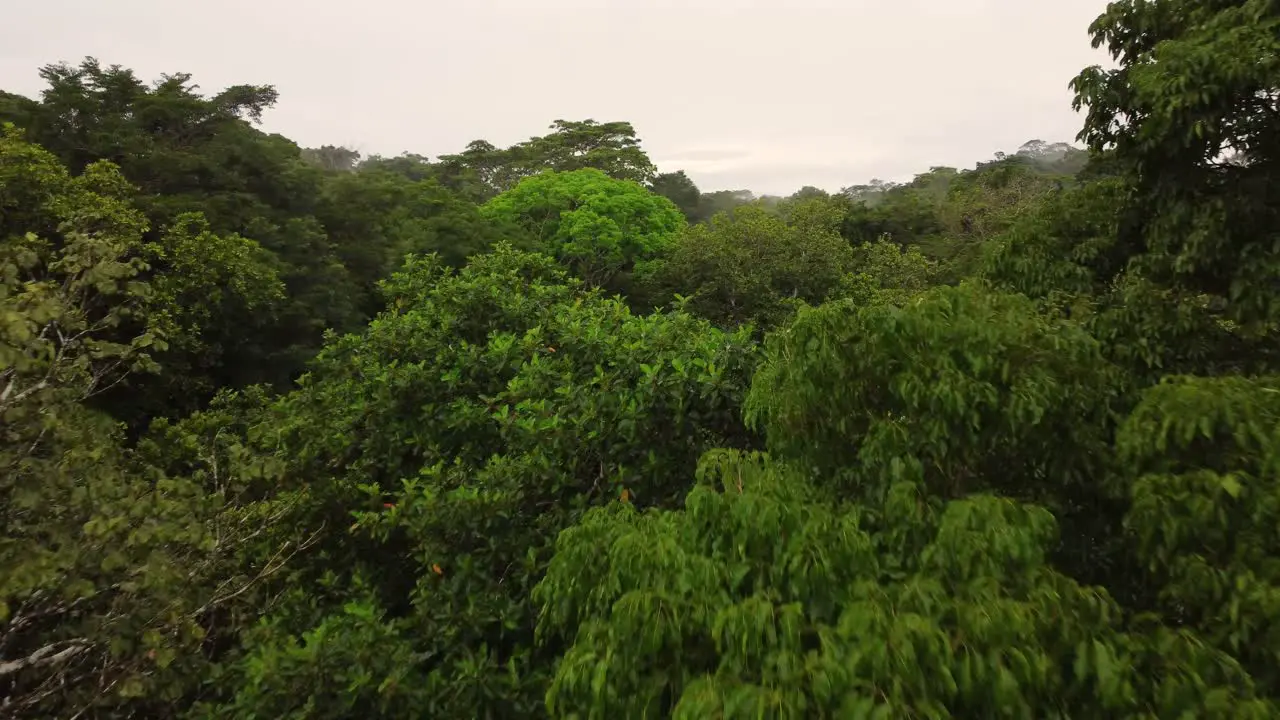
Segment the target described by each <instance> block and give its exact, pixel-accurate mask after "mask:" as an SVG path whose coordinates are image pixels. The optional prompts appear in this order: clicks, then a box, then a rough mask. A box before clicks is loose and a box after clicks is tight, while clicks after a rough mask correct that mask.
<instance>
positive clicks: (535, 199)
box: [482, 169, 685, 286]
mask: <svg viewBox="0 0 1280 720" xmlns="http://www.w3.org/2000/svg"><path fill="white" fill-rule="evenodd" d="M482 212H483V214H484V215H485V216H486V217H488V218H490V219H491V220H493V221H495V222H501V223H513V224H515V225H518V226H520V227H522V228H523V229H525V230H527V231H528V232H529V233H531V234H532V235H533V237H534V239H535V240H536V241H537V242H539V243H540V244H541V245H542V246H543V248H544V249H546V250H547V252H549V253H550V254H552V255H554V256H555V257H556V258H557V259H559V260H560V261H561V262H563V263H565V264H566V265H568V266H569V267H571V268H572V269H573V271H574V272H575V273H577V274H578V275H579V276H580V277H581V278H582V279H583V280H585V281H586V282H587V283H588V284H590V285H593V286H603V285H606V284H607V283H609V282H610V281H611V280H613V279H614V277H615V276H616V275H617V274H618V273H619V272H622V271H625V270H629V269H630V268H631V267H632V266H634V264H635V262H636V261H637V260H644V259H647V258H650V257H653V256H655V255H656V254H657V253H658V252H660V251H661V250H662V249H664V248H665V247H667V246H668V245H669V244H670V243H671V242H672V239H673V238H674V237H675V234H676V233H677V232H678V231H679V230H680V228H682V227H683V226H684V224H685V220H684V216H683V215H681V213H680V210H679V209H678V208H677V207H676V206H675V205H673V204H672V203H671V201H670V200H668V199H666V198H664V197H661V196H659V195H654V194H653V193H651V192H649V191H648V190H646V189H644V187H643V186H641V185H640V184H638V183H635V182H631V181H627V180H617V179H615V178H611V177H609V176H608V175H606V174H605V173H603V172H601V171H600V170H595V169H585V170H575V171H572V172H564V173H560V172H546V173H542V174H541V175H536V176H534V177H531V178H528V179H526V180H524V181H522V182H521V183H520V184H519V185H517V186H516V187H515V188H513V189H512V190H509V191H507V192H505V193H503V194H501V195H499V196H498V197H496V198H494V199H493V200H490V201H489V202H488V203H487V204H485V206H484V208H483V209H482Z"/></svg>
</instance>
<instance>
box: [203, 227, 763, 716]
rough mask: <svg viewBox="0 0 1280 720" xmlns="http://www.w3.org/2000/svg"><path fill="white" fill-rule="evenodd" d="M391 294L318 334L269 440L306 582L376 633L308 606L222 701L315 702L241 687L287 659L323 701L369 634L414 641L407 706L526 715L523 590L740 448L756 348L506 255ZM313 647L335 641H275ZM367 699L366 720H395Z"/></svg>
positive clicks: (400, 278) (530, 670)
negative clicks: (305, 502)
mask: <svg viewBox="0 0 1280 720" xmlns="http://www.w3.org/2000/svg"><path fill="white" fill-rule="evenodd" d="M384 291H385V292H386V293H387V295H388V297H389V298H391V300H390V304H389V308H388V310H387V311H386V312H385V313H383V314H382V315H380V316H379V318H378V319H376V320H375V321H374V322H373V323H372V324H371V325H370V327H369V329H368V331H367V332H365V333H363V334H361V335H352V336H347V337H343V338H334V339H333V340H332V341H331V343H330V346H329V347H328V348H326V349H325V351H324V352H323V353H321V355H320V356H319V357H318V358H317V360H316V362H315V364H314V366H313V370H312V372H311V373H310V374H309V375H308V376H307V377H306V378H305V379H304V380H303V382H302V387H301V388H300V389H299V390H298V391H297V392H296V393H294V394H293V395H291V396H289V397H286V398H284V399H282V400H281V402H280V404H279V406H278V407H277V408H276V409H275V411H274V412H275V413H276V414H277V415H278V417H279V418H280V420H279V421H278V423H277V424H275V426H274V427H273V429H272V432H273V434H274V435H275V436H277V437H278V438H279V440H278V442H279V443H280V452H281V457H282V458H284V459H285V461H286V462H287V463H288V464H289V471H288V477H289V478H292V479H295V480H293V481H297V482H306V483H309V484H311V485H313V486H314V487H315V493H316V498H315V501H314V502H315V504H314V505H313V510H312V511H311V512H312V519H311V520H310V521H309V523H308V524H309V525H310V526H313V527H314V526H316V525H318V524H319V522H320V521H321V519H322V518H323V519H325V522H327V523H328V526H329V527H330V530H329V531H328V532H327V533H326V536H325V538H323V539H322V540H321V541H320V544H319V546H318V547H319V548H320V551H319V552H320V553H321V554H322V556H323V558H324V560H323V562H322V563H321V564H319V565H317V566H315V567H314V569H312V570H311V571H310V573H311V577H313V578H315V579H314V580H312V582H316V583H320V584H322V585H324V584H329V585H333V586H335V587H339V588H345V587H348V585H349V586H350V587H351V588H355V586H356V585H357V581H356V580H355V578H356V576H358V577H359V578H363V580H360V581H359V583H358V584H359V586H360V587H368V588H370V590H369V592H371V593H373V595H372V597H373V600H370V601H369V602H372V603H374V605H373V606H375V607H378V608H382V609H383V611H385V616H384V619H383V620H380V621H378V622H379V623H380V624H379V625H378V626H377V627H378V628H380V629H375V627H374V625H372V624H370V623H373V620H367V621H362V624H356V625H352V621H351V620H350V619H344V618H345V617H346V615H345V614H344V613H346V611H341V610H339V608H338V607H337V606H327V605H325V604H323V603H322V604H320V605H319V606H317V605H316V598H315V597H314V596H309V595H305V594H304V595H303V596H301V597H299V598H298V601H297V603H296V605H291V606H290V607H288V608H286V609H284V610H282V613H281V615H280V616H279V617H278V618H277V619H276V621H274V624H273V626H272V627H273V628H275V629H274V630H273V631H272V632H271V633H269V634H267V635H265V636H263V639H260V640H258V641H257V642H260V643H265V645H251V647H250V648H249V650H248V653H249V654H248V656H247V657H248V658H250V660H248V661H246V662H247V664H246V665H244V666H243V667H242V668H240V670H239V671H238V672H239V673H240V675H238V677H241V678H242V679H241V680H239V681H237V686H236V687H237V690H236V695H235V697H234V699H233V700H232V704H231V705H229V706H228V707H231V708H241V709H242V710H237V711H236V712H237V713H249V712H250V710H249V709H250V708H256V707H270V708H278V710H274V711H273V712H280V713H287V712H296V711H299V710H298V709H299V708H303V707H305V706H306V704H307V703H308V702H313V701H314V702H316V703H320V702H321V701H322V700H323V699H324V697H326V696H325V695H324V694H323V692H327V690H324V691H323V692H322V691H321V690H319V689H318V690H317V691H316V692H317V693H320V694H317V695H307V694H305V693H302V694H300V693H299V689H298V686H297V685H293V684H288V683H282V682H279V681H274V680H273V681H272V682H270V683H265V684H263V683H259V682H257V681H254V680H253V678H254V677H259V676H261V673H262V671H261V668H259V667H258V666H257V665H254V663H256V662H258V661H257V660H252V658H284V657H286V656H287V657H288V658H290V659H289V660H288V663H289V665H288V666H287V669H282V670H281V672H288V673H295V674H298V673H300V674H301V675H302V676H304V677H307V678H313V680H307V681H305V683H303V684H304V685H305V686H307V687H316V688H327V687H328V686H329V685H331V684H333V683H335V682H337V681H338V680H337V677H336V676H334V675H332V673H333V672H336V671H337V670H336V669H339V668H341V665H342V663H341V662H338V661H330V660H327V659H325V658H330V657H335V655H334V653H337V655H336V657H338V658H346V657H350V655H347V654H345V653H358V652H361V651H360V650H358V648H359V647H361V643H364V642H366V640H364V639H362V638H364V637H365V635H364V633H368V632H377V633H383V634H384V635H385V636H386V637H387V638H391V639H388V640H387V641H386V642H388V643H389V645H388V647H392V648H395V647H400V646H401V645H403V646H406V647H409V648H412V656H413V658H414V663H413V666H412V667H409V668H402V671H403V672H406V673H409V675H410V676H411V677H413V678H416V679H415V680H414V682H413V683H408V682H407V681H406V683H405V686H406V691H409V690H408V688H409V686H412V688H413V690H412V691H411V692H413V693H415V694H414V697H420V698H426V699H424V700H422V702H423V703H424V704H423V705H421V706H414V707H421V708H422V709H421V710H420V712H424V713H427V714H432V715H436V716H444V717H460V716H468V717H471V716H486V715H487V716H494V717H496V716H507V717H509V716H518V715H526V714H531V713H536V712H538V708H539V707H540V705H541V697H542V694H543V692H544V690H545V687H546V685H545V684H546V682H547V672H548V670H549V668H550V665H551V662H552V659H553V657H554V655H553V654H552V651H548V650H543V649H537V648H535V647H534V646H533V643H532V629H533V623H534V611H533V609H532V607H531V605H530V603H529V596H528V593H529V590H530V589H531V588H532V586H533V584H534V583H535V582H536V581H537V580H538V579H539V577H540V576H541V572H542V568H543V567H544V566H545V563H546V560H547V558H548V556H549V553H550V548H551V545H552V543H553V542H554V538H555V534H556V532H558V531H559V530H560V529H561V528H562V527H564V526H566V525H568V524H569V523H571V522H572V521H573V520H574V519H575V518H576V517H578V516H579V515H580V514H581V512H582V511H583V510H585V509H586V508H587V507H589V506H591V505H598V504H602V503H605V502H608V501H610V500H612V499H616V498H618V497H619V496H620V495H625V497H627V498H628V499H629V500H630V501H632V502H640V503H644V504H649V505H662V504H670V503H673V502H675V501H676V500H677V499H678V498H679V497H680V496H682V495H683V493H684V490H685V488H684V483H683V480H682V478H685V477H688V476H689V474H690V473H691V472H692V471H693V468H694V465H695V462H696V460H697V457H698V455H699V454H700V453H701V452H702V451H703V450H705V449H708V448H710V447H715V446H720V445H727V446H730V447H732V446H742V445H744V444H746V443H748V442H750V437H749V435H748V434H747V433H746V431H745V430H744V429H743V428H742V426H741V421H740V420H739V413H740V411H739V407H740V401H741V396H742V394H743V393H744V392H745V386H746V381H747V373H748V372H749V369H750V366H751V361H752V358H753V346H752V345H751V344H750V342H749V339H748V338H747V337H746V336H745V335H743V334H741V333H739V334H727V333H723V332H720V331H717V330H715V329H714V328H712V327H710V326H709V325H708V324H707V323H706V322H705V321H701V320H697V319H695V318H693V317H691V316H689V315H687V314H682V313H676V314H658V315H651V316H635V315H632V314H631V312H630V311H629V310H628V309H627V307H626V305H625V304H623V303H622V302H620V301H618V300H606V299H603V298H601V297H600V296H599V295H598V294H595V293H587V292H584V291H582V290H581V289H580V288H578V287H575V285H574V284H572V283H570V281H568V280H567V279H566V276H565V273H564V270H562V269H561V268H560V267H559V266H558V265H557V264H556V263H555V261H554V260H552V259H551V258H549V257H545V256H542V255H536V254H527V253H520V252H517V251H515V250H513V249H511V248H510V247H508V246H505V245H501V246H499V248H498V249H497V250H496V251H495V253H493V254H491V255H482V256H477V257H475V258H473V260H472V262H471V263H470V264H469V265H468V266H467V267H465V268H463V269H461V270H459V271H457V272H454V271H451V270H449V269H448V268H447V267H445V266H444V265H443V264H442V263H441V262H440V261H439V259H438V258H434V257H428V258H414V259H411V260H410V261H409V263H408V264H407V265H406V266H405V267H404V268H403V269H402V271H401V272H399V273H397V274H396V275H395V276H394V277H393V278H392V279H391V280H390V281H389V282H387V283H386V285H385V287H384ZM344 518H345V522H344ZM352 519H354V520H355V523H354V524H353V525H351V526H350V527H349V528H347V525H348V524H350V523H351V521H352ZM325 578H330V579H328V580H326V579H325ZM335 592H336V591H335ZM345 592H346V593H351V595H347V596H349V597H354V596H355V595H354V594H355V590H354V589H350V590H346V591H345ZM341 596H343V595H341V594H340V595H339V597H341ZM361 602H364V601H361ZM340 631H341V632H346V633H349V636H343V637H339V636H338V635H336V634H335V633H338V632H340ZM316 633H320V634H323V636H324V638H325V640H324V643H323V648H329V649H317V650H315V651H314V653H319V654H313V653H312V651H310V650H307V651H306V652H303V651H301V650H298V651H295V650H290V649H289V648H294V647H295V646H296V645H297V644H298V643H299V642H301V640H295V639H294V638H295V637H296V638H302V637H303V636H304V635H308V634H311V635H314V634H316ZM311 642H312V641H311V640H307V641H306V646H307V647H310V644H311ZM317 642H319V641H317ZM394 652H399V650H396V651H394ZM405 652H408V651H407V650H406V651H405ZM282 653H283V655H282ZM263 662H266V661H265V660H263ZM271 662H273V663H274V662H285V660H283V659H277V660H272V661H271ZM376 667H386V666H383V665H378V666H376ZM343 672H345V669H344V670H343ZM371 672H373V673H374V676H375V679H377V678H378V677H381V676H380V675H379V673H380V672H381V671H380V670H373V669H371ZM319 677H325V678H327V680H325V681H324V682H321V681H319V680H315V678H319ZM342 681H343V682H347V681H348V679H345V676H344V679H343V680H342ZM362 682H364V681H362ZM368 682H370V683H373V685H369V686H367V687H369V688H372V687H373V686H374V685H377V684H378V683H380V682H381V680H380V679H379V680H377V682H374V680H369V681H368ZM362 687H364V686H362ZM353 692H355V693H356V694H357V695H358V694H359V692H363V691H353ZM369 692H371V693H372V692H373V690H372V689H370V690H369ZM375 694H376V693H375ZM362 697H363V696H362ZM370 697H372V695H371V696H370ZM360 702H361V704H360V705H359V706H358V707H359V708H361V712H368V713H371V714H372V715H373V716H386V717H391V716H396V715H394V711H393V709H387V708H394V707H400V706H395V705H388V706H385V707H384V706H380V705H376V703H374V704H368V703H365V702H364V701H363V700H361V701H360ZM369 703H373V701H372V700H370V701H369ZM379 707H381V708H383V709H376V708H379ZM280 708H289V710H287V711H286V710H284V709H280ZM228 712H231V711H230V710H228Z"/></svg>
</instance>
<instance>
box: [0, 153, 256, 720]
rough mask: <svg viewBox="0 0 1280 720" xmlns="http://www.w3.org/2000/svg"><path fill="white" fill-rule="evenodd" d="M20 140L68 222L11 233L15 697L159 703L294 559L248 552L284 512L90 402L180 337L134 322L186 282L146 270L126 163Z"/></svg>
mask: <svg viewBox="0 0 1280 720" xmlns="http://www.w3.org/2000/svg"><path fill="white" fill-rule="evenodd" d="M15 156H16V157H17V158H19V159H26V160H34V161H36V162H35V167H36V168H37V172H36V173H34V174H32V175H29V176H28V177H27V179H28V180H36V181H39V182H42V183H44V185H43V188H44V191H45V192H46V193H47V194H46V195H45V197H44V198H43V199H44V201H45V202H44V204H43V207H41V208H40V210H41V212H44V213H48V214H49V215H51V216H52V217H55V218H57V219H58V220H59V221H60V222H59V225H58V227H59V235H58V237H57V238H56V242H55V238H44V237H39V236H37V235H35V234H34V233H28V234H26V235H25V236H22V237H16V238H15V237H9V238H6V240H5V244H4V245H3V246H2V247H0V527H2V528H3V531H2V532H0V567H3V568H4V573H3V574H0V687H3V688H4V694H5V700H4V709H5V714H6V716H8V717H15V718H20V717H33V718H34V717H52V716H59V717H61V716H72V715H76V714H96V713H99V712H101V713H103V714H108V715H110V714H112V713H113V712H118V713H119V714H121V715H128V714H132V713H134V712H143V713H145V712H155V711H157V710H159V709H162V708H166V707H170V706H172V705H173V704H174V703H177V702H179V701H180V700H181V698H183V696H184V695H186V694H188V693H189V692H191V691H192V689H193V687H194V686H197V685H198V684H199V681H200V676H201V674H202V672H203V671H204V669H205V667H206V665H207V658H206V657H205V655H204V653H203V648H204V647H205V643H206V642H208V641H209V639H210V637H211V636H212V635H215V634H219V633H218V631H216V630H215V629H214V628H217V627H221V626H220V625H219V623H218V621H219V620H223V619H227V618H228V617H231V616H230V615H228V613H234V611H235V608H236V607H237V606H239V605H241V604H242V603H243V604H249V603H252V602H253V601H254V600H258V599H259V597H258V596H257V594H256V592H253V590H254V586H255V583H257V582H258V581H260V580H262V579H263V578H264V577H267V576H269V575H271V574H272V573H273V572H275V570H278V565H277V566H276V567H275V568H273V567H272V566H271V563H269V562H268V563H266V564H265V566H258V567H256V568H255V565H257V559H256V558H255V556H254V555H253V554H241V553H242V551H243V550H244V547H245V545H246V544H247V543H249V542H250V541H251V540H252V537H253V535H254V533H253V529H254V528H261V527H265V526H269V525H270V524H271V520H272V515H271V511H270V504H269V503H268V504H240V503H238V502H235V501H234V498H233V497H232V493H231V492H230V491H229V490H228V486H227V485H226V483H225V482H224V483H223V484H222V486H220V487H217V489H216V491H214V492H210V490H211V488H208V487H205V486H203V485H202V483H201V482H200V481H199V480H194V481H193V480H192V479H191V478H188V477H182V476H168V475H166V474H164V473H162V472H160V471H159V470H158V469H157V468H155V467H153V466H151V465H149V464H147V463H145V462H142V461H141V460H140V458H138V457H137V456H135V455H134V454H133V453H131V452H130V451H129V450H127V449H126V448H125V446H124V445H123V443H122V440H123V438H122V433H121V430H120V427H119V426H118V425H117V423H115V422H113V421H112V419H111V418H109V417H107V416H105V415H103V414H101V413H99V412H96V411H94V410H93V409H91V408H90V407H89V405H88V404H87V401H89V400H90V399H91V398H93V397H95V396H96V395H98V394H100V393H102V392H103V391H104V390H105V389H107V388H109V387H111V386H112V385H114V384H116V383H119V382H121V380H123V379H124V378H125V377H126V376H127V374H128V373H129V372H131V371H138V370H144V369H154V368H155V363H154V359H153V355H163V354H164V352H165V350H166V344H165V343H164V341H163V339H162V338H161V337H160V336H159V335H158V334H157V332H155V331H163V330H165V329H168V328H167V327H163V326H165V325H170V326H171V324H169V323H160V324H158V325H156V326H154V327H153V330H155V331H153V330H149V329H147V328H146V327H143V328H142V329H141V331H140V332H139V334H136V335H132V334H130V333H127V332H124V331H125V330H126V329H127V328H128V327H130V326H131V325H134V324H138V323H139V322H140V321H143V320H146V319H151V320H155V319H156V317H157V314H151V315H150V316H148V314H147V311H148V309H149V308H151V307H155V306H156V303H157V302H159V303H160V307H162V308H163V307H164V304H163V303H165V302H166V301H169V300H174V299H175V298H174V297H173V296H170V295H166V294H165V292H166V291H164V290H162V291H161V292H160V293H155V292H153V288H151V287H149V286H148V285H147V284H146V283H145V282H143V281H142V280H141V273H142V272H144V271H146V270H147V266H146V264H145V263H143V262H142V260H141V259H140V257H139V255H140V254H141V253H143V252H144V251H145V250H146V248H145V247H144V245H143V242H142V232H143V231H144V230H145V228H146V220H145V219H144V218H143V217H142V215H141V214H140V213H139V212H137V211H136V210H134V209H133V208H132V207H130V205H129V204H128V202H127V200H126V197H127V196H128V194H129V191H130V188H129V186H128V184H127V183H125V181H124V179H123V178H122V177H121V176H120V174H119V173H118V171H117V170H116V169H115V168H114V167H112V166H110V164H108V163H98V164H94V165H90V166H88V167H87V168H85V171H84V173H83V174H81V175H79V176H77V177H74V178H72V177H70V176H68V175H67V174H66V172H65V170H63V169H62V168H61V167H60V166H58V165H57V163H55V162H53V161H52V159H51V158H49V157H48V155H47V154H46V153H43V152H40V151H33V150H32V149H31V146H29V145H26V144H24V143H21V142H20V141H17V140H16V139H15V138H13V137H12V136H7V137H6V138H5V141H4V143H3V144H2V145H0V167H4V168H6V170H11V169H12V168H13V167H14V160H15ZM6 175H7V173H6ZM3 188H4V189H3V190H0V195H3V196H5V197H11V196H12V194H11V193H12V190H11V186H10V185H9V184H8V183H7V182H6V183H5V185H4V186H3ZM174 277H178V276H174ZM246 282H250V283H251V282H252V278H247V279H246ZM187 319H189V318H187ZM277 559H279V558H277ZM233 627H234V625H233Z"/></svg>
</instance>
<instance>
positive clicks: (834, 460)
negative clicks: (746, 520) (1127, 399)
mask: <svg viewBox="0 0 1280 720" xmlns="http://www.w3.org/2000/svg"><path fill="white" fill-rule="evenodd" d="M765 352H766V361H765V364H764V365H763V366H762V367H761V369H760V371H759V373H758V374H757V375H756V378H755V380H754V382H753V385H752V389H751V395H750V398H749V400H748V404H747V413H748V414H747V417H748V419H749V421H751V422H752V423H754V424H755V425H756V426H758V427H761V428H762V429H763V430H765V432H766V435H767V437H768V440H769V445H770V447H771V448H772V449H774V450H776V451H777V452H779V453H781V454H782V455H784V456H794V457H799V458H804V459H805V461H806V462H808V463H809V464H811V465H813V466H814V467H816V468H821V469H822V470H823V471H824V472H827V473H836V472H838V471H840V470H841V469H845V470H847V471H848V472H850V473H852V476H851V478H850V479H851V480H852V481H853V482H854V485H853V488H854V489H856V491H857V492H858V493H859V494H863V493H865V494H868V495H869V496H870V497H878V496H879V494H880V493H882V492H884V490H885V487H884V485H883V481H882V478H891V479H906V480H911V481H913V482H917V481H918V482H923V483H924V484H925V485H926V486H927V487H928V488H929V491H930V492H931V493H933V494H936V495H939V496H941V497H945V498H960V497H963V496H965V495H967V494H969V493H972V492H983V491H986V490H988V489H995V490H999V491H1000V492H1003V493H1010V494H1012V495H1015V496H1023V497H1042V496H1043V495H1044V494H1045V493H1050V494H1052V493H1054V492H1056V491H1058V490H1061V489H1064V488H1065V487H1068V486H1071V485H1076V484H1079V483H1082V482H1085V481H1087V480H1089V479H1090V478H1091V477H1092V476H1093V475H1094V473H1096V472H1098V471H1099V470H1100V469H1101V463H1102V462H1103V460H1104V459H1105V455H1104V454H1102V453H1103V450H1104V448H1105V443H1106V437H1107V434H1106V423H1107V421H1108V419H1109V412H1108V398H1109V395H1110V391H1111V382H1112V377H1113V372H1112V370H1111V368H1110V367H1109V366H1108V364H1107V363H1106V362H1105V361H1104V360H1103V359H1102V357H1101V354H1100V351H1099V348H1098V343H1097V342H1096V341H1095V340H1093V339H1092V338H1091V337H1089V335H1088V334H1087V333H1086V332H1085V331H1084V330H1083V329H1082V328H1080V327H1079V326H1078V325H1075V324H1073V323H1071V322H1070V321H1067V320H1063V319H1054V318H1049V317H1045V316H1042V315H1039V314H1037V313H1036V311H1035V308H1034V306H1033V305H1032V304H1031V303H1030V302H1029V301H1028V300H1026V299H1025V298H1022V297H1019V296H1015V295H1000V294H991V293H988V292H985V291H983V290H980V289H978V288H976V287H972V286H962V287H959V288H938V289H935V290H932V291H929V292H927V293H925V294H924V295H922V296H920V297H918V298H916V299H914V300H912V301H910V302H908V303H907V304H906V305H905V306H903V307H897V306H894V305H890V304H874V305H870V306H864V307H861V308H859V307H857V306H855V305H854V304H853V303H852V302H850V301H841V302H835V303H830V304H828V305H825V306H823V307H819V308H806V309H804V310H802V311H801V312H800V314H799V315H798V316H797V318H796V321H795V322H794V323H793V324H792V325H791V326H790V327H789V328H787V329H786V330H784V331H782V332H779V333H776V334H774V335H773V336H771V337H770V338H769V339H768V341H767V342H766V350H765ZM1064 446H1065V447H1071V448H1075V449H1077V452H1073V453H1071V454H1070V455H1068V456H1066V457H1063V456H1062V454H1061V452H1060V451H1061V449H1062V448H1063V447H1064ZM833 479H834V477H833Z"/></svg>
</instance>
